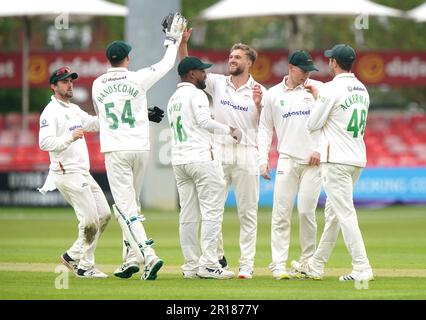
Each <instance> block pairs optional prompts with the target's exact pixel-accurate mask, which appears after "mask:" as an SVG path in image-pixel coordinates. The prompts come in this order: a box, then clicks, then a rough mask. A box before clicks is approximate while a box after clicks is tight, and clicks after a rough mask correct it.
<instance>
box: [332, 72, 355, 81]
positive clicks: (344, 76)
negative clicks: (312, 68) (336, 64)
mask: <svg viewBox="0 0 426 320" xmlns="http://www.w3.org/2000/svg"><path fill="white" fill-rule="evenodd" d="M340 78H355V75H354V74H353V73H352V72H343V73H339V74H338V75H337V76H335V77H334V79H340ZM334 79H333V80H334Z"/></svg>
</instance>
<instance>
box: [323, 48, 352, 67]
mask: <svg viewBox="0 0 426 320" xmlns="http://www.w3.org/2000/svg"><path fill="white" fill-rule="evenodd" d="M324 56H325V57H327V58H333V59H336V61H337V62H340V63H343V64H352V63H353V62H354V61H355V58H356V54H355V50H354V49H353V48H352V47H351V46H348V45H347V44H336V45H335V46H334V47H333V48H331V49H329V50H325V51H324Z"/></svg>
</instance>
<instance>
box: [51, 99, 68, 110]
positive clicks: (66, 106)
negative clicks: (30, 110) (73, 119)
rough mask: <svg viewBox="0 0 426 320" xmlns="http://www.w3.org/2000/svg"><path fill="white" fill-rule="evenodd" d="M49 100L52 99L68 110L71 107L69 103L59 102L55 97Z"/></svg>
mask: <svg viewBox="0 0 426 320" xmlns="http://www.w3.org/2000/svg"><path fill="white" fill-rule="evenodd" d="M51 99H52V101H56V102H57V103H59V104H60V105H62V106H63V107H65V108H69V107H71V102H70V103H67V102H65V101H62V100H59V99H58V98H56V97H55V96H52V97H51Z"/></svg>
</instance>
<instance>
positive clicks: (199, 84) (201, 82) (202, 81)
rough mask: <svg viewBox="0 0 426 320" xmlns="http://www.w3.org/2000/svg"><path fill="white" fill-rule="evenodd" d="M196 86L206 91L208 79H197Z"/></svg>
mask: <svg viewBox="0 0 426 320" xmlns="http://www.w3.org/2000/svg"><path fill="white" fill-rule="evenodd" d="M195 86H196V87H197V88H198V89H201V90H204V89H205V88H206V79H197V83H196V84H195Z"/></svg>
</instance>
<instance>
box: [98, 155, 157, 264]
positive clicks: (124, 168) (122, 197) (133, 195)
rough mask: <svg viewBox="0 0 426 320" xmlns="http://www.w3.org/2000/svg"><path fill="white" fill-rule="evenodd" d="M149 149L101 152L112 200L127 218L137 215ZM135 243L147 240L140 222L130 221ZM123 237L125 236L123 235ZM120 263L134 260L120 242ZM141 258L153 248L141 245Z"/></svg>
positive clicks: (134, 254)
mask: <svg viewBox="0 0 426 320" xmlns="http://www.w3.org/2000/svg"><path fill="white" fill-rule="evenodd" d="M148 161H149V151H114V152H106V153H105V168H106V171H107V176H108V182H109V186H110V188H111V193H112V196H113V198H114V203H115V205H116V206H117V207H118V209H119V210H120V211H121V212H122V213H123V214H124V215H125V216H126V217H127V218H128V219H130V218H132V217H137V216H139V213H140V194H141V191H142V183H143V177H144V175H145V170H146V168H147V166H148ZM131 228H132V231H133V234H134V235H135V237H136V239H134V240H135V241H136V242H137V243H145V242H146V240H147V236H146V232H145V228H144V226H143V224H142V222H141V221H139V220H136V221H134V222H133V223H132V224H131ZM123 239H124V240H127V241H129V240H128V239H126V236H125V235H124V234H123ZM123 252H127V254H126V255H125V256H124V257H123V260H124V261H123V262H124V263H128V262H138V263H142V262H143V261H139V259H138V258H137V255H136V253H135V252H133V250H132V249H131V248H126V246H125V244H124V241H123ZM144 255H145V257H149V256H153V255H155V251H154V249H152V248H151V247H149V246H148V247H145V249H144Z"/></svg>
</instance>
